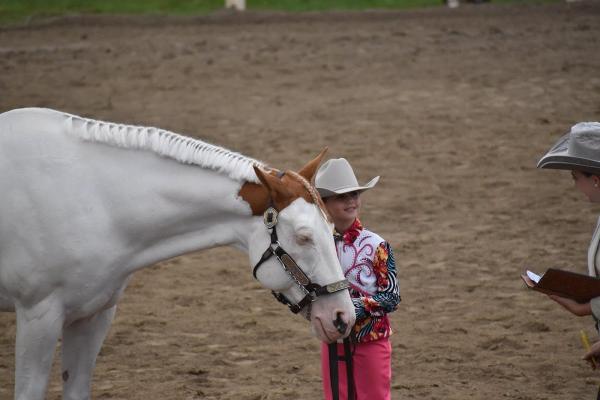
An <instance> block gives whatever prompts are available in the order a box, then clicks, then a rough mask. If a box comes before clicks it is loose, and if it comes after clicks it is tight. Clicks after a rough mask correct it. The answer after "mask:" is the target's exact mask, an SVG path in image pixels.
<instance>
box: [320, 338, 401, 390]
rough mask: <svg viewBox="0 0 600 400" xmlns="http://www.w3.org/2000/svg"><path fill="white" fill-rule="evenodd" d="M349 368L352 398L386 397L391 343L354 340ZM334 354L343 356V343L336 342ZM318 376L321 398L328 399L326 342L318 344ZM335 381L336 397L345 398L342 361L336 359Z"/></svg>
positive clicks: (344, 369) (327, 354)
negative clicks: (319, 365)
mask: <svg viewBox="0 0 600 400" xmlns="http://www.w3.org/2000/svg"><path fill="white" fill-rule="evenodd" d="M351 347H352V349H353V350H354V355H353V357H352V362H353V365H352V368H353V369H354V374H353V375H354V387H355V389H356V390H355V392H356V400H390V399H391V393H390V392H391V391H390V385H391V380H392V365H391V358H392V345H391V343H390V340H389V338H384V339H380V340H376V341H374V342H366V343H356V344H354V345H352V346H351ZM337 349H338V355H339V356H343V355H344V345H343V344H342V343H338V344H337ZM321 376H322V377H323V391H324V394H325V400H332V395H331V382H330V379H329V351H328V348H327V343H322V344H321ZM338 381H339V387H340V389H339V394H340V397H339V398H340V400H346V399H347V398H348V390H347V382H346V363H345V362H343V361H340V362H338Z"/></svg>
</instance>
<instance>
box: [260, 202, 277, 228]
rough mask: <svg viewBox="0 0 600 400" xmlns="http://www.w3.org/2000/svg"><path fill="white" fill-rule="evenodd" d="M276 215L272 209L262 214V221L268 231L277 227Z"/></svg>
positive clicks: (275, 211)
mask: <svg viewBox="0 0 600 400" xmlns="http://www.w3.org/2000/svg"><path fill="white" fill-rule="evenodd" d="M278 215H279V213H278V212H277V210H276V209H274V208H273V207H269V208H267V209H266V210H265V213H264V214H263V221H264V223H265V226H266V227H267V228H268V229H271V228H273V227H274V226H275V225H277V216H278Z"/></svg>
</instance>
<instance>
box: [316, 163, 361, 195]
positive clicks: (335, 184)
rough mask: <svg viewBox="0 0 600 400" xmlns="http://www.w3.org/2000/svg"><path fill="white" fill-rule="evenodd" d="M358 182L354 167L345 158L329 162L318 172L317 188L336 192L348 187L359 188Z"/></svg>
mask: <svg viewBox="0 0 600 400" xmlns="http://www.w3.org/2000/svg"><path fill="white" fill-rule="evenodd" d="M357 186H358V180H357V179H356V175H354V170H353V169H352V166H351V165H350V163H349V162H348V160H346V159H345V158H332V159H331V160H327V161H326V162H325V163H324V164H323V165H322V166H321V168H319V170H318V171H317V176H316V177H315V187H317V189H318V188H323V189H328V190H331V191H335V190H336V189H343V188H347V187H357Z"/></svg>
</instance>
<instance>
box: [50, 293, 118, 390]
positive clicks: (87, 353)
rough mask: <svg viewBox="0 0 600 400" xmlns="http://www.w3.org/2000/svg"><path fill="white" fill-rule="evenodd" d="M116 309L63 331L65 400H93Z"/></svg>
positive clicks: (113, 308) (102, 312)
mask: <svg viewBox="0 0 600 400" xmlns="http://www.w3.org/2000/svg"><path fill="white" fill-rule="evenodd" d="M116 309H117V306H116V305H115V306H113V307H111V308H109V309H106V310H103V311H100V312H98V313H97V314H94V315H93V316H91V317H89V318H85V319H82V320H79V321H75V322H74V323H72V324H71V325H69V326H67V327H65V328H64V330H63V346H62V371H63V374H62V377H63V400H87V399H90V398H91V396H90V390H91V382H92V374H93V371H94V366H95V364H96V357H97V356H98V353H99V352H100V347H102V343H103V342H104V339H105V338H106V334H107V333H108V329H109V328H110V325H111V323H112V320H113V317H114V315H115V311H116Z"/></svg>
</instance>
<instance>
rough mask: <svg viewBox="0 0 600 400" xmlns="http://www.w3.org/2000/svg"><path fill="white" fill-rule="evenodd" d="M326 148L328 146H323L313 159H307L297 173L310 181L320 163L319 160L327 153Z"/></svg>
mask: <svg viewBox="0 0 600 400" xmlns="http://www.w3.org/2000/svg"><path fill="white" fill-rule="evenodd" d="M327 149H328V148H327V147H325V148H324V149H323V150H321V152H320V153H319V155H318V156H316V157H315V158H314V159H313V160H311V161H309V162H308V163H307V164H306V165H305V166H304V167H302V169H301V170H300V171H298V174H300V175H301V176H302V177H303V178H304V179H306V180H307V181H309V182H310V181H311V180H312V178H313V176H315V173H316V172H317V169H318V168H319V165H320V164H321V160H322V159H323V157H324V156H325V153H327Z"/></svg>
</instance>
